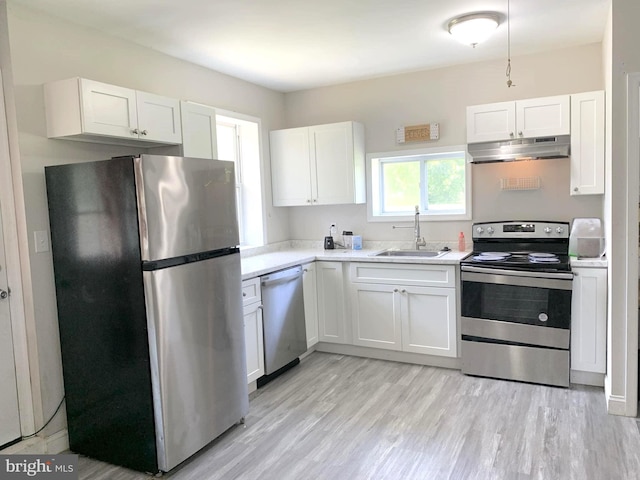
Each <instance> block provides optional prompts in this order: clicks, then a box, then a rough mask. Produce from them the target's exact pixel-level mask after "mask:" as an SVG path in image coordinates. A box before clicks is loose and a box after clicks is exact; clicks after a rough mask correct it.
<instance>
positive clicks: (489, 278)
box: [461, 266, 573, 290]
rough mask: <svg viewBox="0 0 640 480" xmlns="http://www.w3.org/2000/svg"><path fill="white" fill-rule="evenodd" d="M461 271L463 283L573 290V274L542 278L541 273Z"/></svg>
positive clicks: (548, 275) (466, 267) (467, 269)
mask: <svg viewBox="0 0 640 480" xmlns="http://www.w3.org/2000/svg"><path fill="white" fill-rule="evenodd" d="M461 270H462V275H461V277H462V281H463V282H465V281H468V282H477V283H493V284H498V285H514V286H521V287H534V288H551V289H554V290H571V289H572V288H573V286H572V282H571V280H573V274H572V273H545V276H544V277H540V274H539V273H534V272H525V271H519V270H518V271H516V270H503V269H499V268H491V269H486V268H478V267H469V266H463V267H461Z"/></svg>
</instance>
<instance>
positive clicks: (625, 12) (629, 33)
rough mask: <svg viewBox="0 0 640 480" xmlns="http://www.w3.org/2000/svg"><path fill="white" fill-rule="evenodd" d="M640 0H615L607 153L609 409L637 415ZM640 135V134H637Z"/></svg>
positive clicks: (609, 33)
mask: <svg viewBox="0 0 640 480" xmlns="http://www.w3.org/2000/svg"><path fill="white" fill-rule="evenodd" d="M639 18H640V2H638V1H637V0H613V2H612V15H611V20H610V26H608V27H607V32H606V33H607V35H606V37H605V38H606V43H607V44H608V45H610V52H611V53H610V56H608V55H605V62H606V65H605V67H606V70H605V76H606V86H607V91H608V92H607V93H609V97H610V98H609V101H610V102H611V108H610V111H608V112H607V113H609V114H610V121H609V122H608V124H607V127H608V131H609V132H608V135H609V138H610V144H609V145H610V151H609V152H608V156H607V171H608V173H607V189H608V195H607V200H606V210H607V218H609V219H610V220H609V221H608V222H607V223H606V227H607V237H608V238H610V243H611V248H610V251H611V253H610V255H609V306H608V308H609V312H608V332H607V333H608V335H607V336H608V338H607V342H608V345H607V378H606V381H605V392H606V394H607V402H608V408H609V411H610V412H612V413H618V414H626V415H631V416H635V415H636V411H637V341H638V337H637V335H638V334H637V331H638V310H637V308H638V297H637V294H638V290H637V287H638V281H637V274H638V270H637V265H638V263H637V258H638V208H637V206H638V183H639V179H638V176H637V175H630V172H637V170H638V167H637V164H638V161H639V160H640V159H638V158H637V157H633V158H629V157H628V155H627V148H628V138H627V137H628V135H627V111H628V110H632V109H633V110H635V111H637V109H638V105H637V104H634V105H630V104H629V99H628V96H627V74H628V73H634V72H640V55H638V43H639V42H640V32H638V19H639ZM632 134H633V135H635V136H636V138H637V136H638V132H637V131H636V132H633V133H632Z"/></svg>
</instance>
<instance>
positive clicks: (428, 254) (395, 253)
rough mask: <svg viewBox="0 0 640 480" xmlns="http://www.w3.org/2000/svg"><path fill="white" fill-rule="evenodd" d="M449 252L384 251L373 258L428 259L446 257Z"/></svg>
mask: <svg viewBox="0 0 640 480" xmlns="http://www.w3.org/2000/svg"><path fill="white" fill-rule="evenodd" d="M447 253H449V251H438V252H434V251H430V250H396V249H390V250H384V251H382V252H379V253H376V254H374V255H373V256H374V257H428V258H439V257H442V256H443V255H446V254H447Z"/></svg>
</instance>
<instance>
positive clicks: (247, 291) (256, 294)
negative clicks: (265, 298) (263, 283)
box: [242, 278, 264, 383]
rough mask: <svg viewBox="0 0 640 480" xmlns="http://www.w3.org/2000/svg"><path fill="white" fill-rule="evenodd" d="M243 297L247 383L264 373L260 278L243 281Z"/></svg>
mask: <svg viewBox="0 0 640 480" xmlns="http://www.w3.org/2000/svg"><path fill="white" fill-rule="evenodd" d="M242 299H243V312H242V313H243V318H244V341H245V353H246V359H247V383H251V382H255V381H256V380H257V379H258V378H260V377H262V376H263V375H264V340H263V334H262V296H261V294H260V279H259V278H253V279H251V280H246V281H244V282H242Z"/></svg>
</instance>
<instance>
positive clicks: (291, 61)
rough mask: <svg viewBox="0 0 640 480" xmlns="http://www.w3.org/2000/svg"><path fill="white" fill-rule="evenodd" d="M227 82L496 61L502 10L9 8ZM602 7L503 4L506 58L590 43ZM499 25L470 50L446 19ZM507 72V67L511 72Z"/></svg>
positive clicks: (115, 4)
mask: <svg viewBox="0 0 640 480" xmlns="http://www.w3.org/2000/svg"><path fill="white" fill-rule="evenodd" d="M9 2H10V3H17V4H23V5H25V6H27V7H30V8H34V9H39V10H43V11H45V12H48V13H50V14H51V15H55V16H58V17H62V18H64V19H67V20H69V21H71V22H75V23H79V24H82V25H86V26H89V27H93V28H95V29H98V30H101V31H103V32H106V33H109V34H111V35H114V36H116V37H122V38H125V39H127V40H130V41H132V42H135V43H138V44H140V45H143V46H146V47H150V48H152V49H154V50H158V51H160V52H164V53H166V54H168V55H171V56H174V57H178V58H181V59H184V60H187V61H189V62H192V63H196V64H199V65H202V66H204V67H207V68H210V69H212V70H216V71H219V72H223V73H226V74H229V75H232V76H234V77H238V78H242V79H244V80H247V81H250V82H253V83H256V84H259V85H263V86H265V87H268V88H271V89H274V90H277V91H281V92H291V91H296V90H303V89H308V88H314V87H319V86H324V85H332V84H338V83H345V82H350V81H354V80H363V79H368V78H374V77H380V76H386V75H393V74H397V73H404V72H410V71H417V70H425V69H433V68H439V67H444V66H450V65H456V64H462V63H470V62H477V61H483V60H490V59H499V58H504V59H505V65H506V56H507V26H506V16H507V0H448V1H444V0H420V1H418V0H179V1H176V0H9ZM610 3H611V0H511V21H510V24H511V55H512V57H517V56H519V55H525V54H530V53H538V52H544V51H548V50H554V49H558V48H564V47H572V46H577V45H584V44H589V43H594V42H600V41H601V40H602V37H603V32H604V27H605V22H606V18H607V15H608V10H609V5H610ZM478 11H495V12H498V13H500V14H501V16H502V18H503V21H502V23H501V24H500V26H499V27H498V29H497V31H496V33H495V34H494V35H493V36H492V37H491V38H490V39H489V40H488V41H486V42H485V43H482V44H480V45H478V46H477V47H476V48H472V47H470V46H466V45H462V44H460V43H458V42H456V41H455V40H454V39H453V38H452V37H451V35H449V33H448V32H447V30H446V26H447V23H448V22H449V20H451V19H452V18H454V17H456V16H459V15H463V14H467V13H473V12H478ZM514 68H515V66H514Z"/></svg>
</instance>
